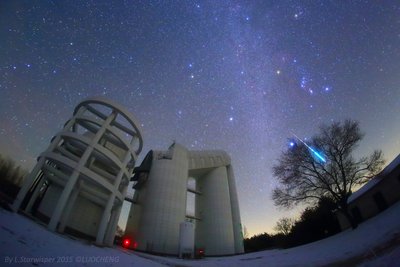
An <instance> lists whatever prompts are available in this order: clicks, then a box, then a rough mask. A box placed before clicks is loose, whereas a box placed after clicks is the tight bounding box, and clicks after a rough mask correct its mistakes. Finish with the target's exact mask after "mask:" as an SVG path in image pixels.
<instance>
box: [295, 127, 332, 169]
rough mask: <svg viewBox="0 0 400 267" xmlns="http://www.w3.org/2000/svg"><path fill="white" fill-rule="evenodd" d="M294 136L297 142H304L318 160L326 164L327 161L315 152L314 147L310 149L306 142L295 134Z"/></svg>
mask: <svg viewBox="0 0 400 267" xmlns="http://www.w3.org/2000/svg"><path fill="white" fill-rule="evenodd" d="M292 134H293V135H294V137H296V138H297V140H299V141H300V142H302V143H303V144H304V145H305V146H306V147H307V148H308V149H309V150H310V151H311V152H312V153H313V154H314V155H315V156H316V157H317V158H319V159H320V160H321V161H322V162H323V163H326V159H325V158H324V157H323V156H321V154H319V153H318V152H317V151H315V150H314V149H313V148H312V147H310V146H309V145H307V144H306V142H304V141H303V140H301V139H300V138H299V137H298V136H297V135H295V134H294V133H292Z"/></svg>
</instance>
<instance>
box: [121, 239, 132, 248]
mask: <svg viewBox="0 0 400 267" xmlns="http://www.w3.org/2000/svg"><path fill="white" fill-rule="evenodd" d="M130 244H131V240H130V239H129V238H125V239H124V241H123V242H122V245H123V246H124V247H126V248H127V247H129V245H130Z"/></svg>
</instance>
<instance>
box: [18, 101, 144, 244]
mask: <svg viewBox="0 0 400 267" xmlns="http://www.w3.org/2000/svg"><path fill="white" fill-rule="evenodd" d="M138 127H139V124H138V123H137V122H136V120H135V118H134V117H133V116H132V115H131V114H130V113H129V112H128V111H127V110H126V109H125V108H123V107H122V106H120V105H118V104H116V103H113V102H111V101H109V100H105V99H103V98H93V99H87V100H85V101H83V102H81V103H79V104H78V106H77V107H76V108H75V111H74V113H73V116H72V117H71V118H70V119H69V120H68V121H67V122H66V123H65V125H64V128H63V130H62V131H60V132H59V133H57V135H56V136H54V137H53V138H52V140H51V143H50V145H49V147H48V149H47V150H46V151H45V152H43V153H42V154H41V155H40V156H39V157H38V162H37V164H36V166H35V167H34V169H33V170H32V172H31V173H30V174H29V176H28V177H27V178H26V180H25V182H24V184H23V186H22V188H21V190H20V191H19V193H18V195H17V198H16V200H15V201H14V203H13V209H14V211H17V210H19V209H21V210H22V211H23V212H25V213H29V214H31V215H33V216H36V217H38V218H40V219H42V220H44V221H45V222H47V223H48V228H49V229H50V230H52V231H56V230H57V231H59V232H64V231H66V232H69V233H71V234H76V235H79V236H82V237H86V238H89V239H94V240H96V243H97V244H98V245H112V243H113V241H114V235H115V230H116V227H117V223H118V219H119V215H120V212H121V207H122V202H123V201H124V199H125V195H126V191H127V186H128V183H129V180H130V177H131V175H132V172H133V168H134V165H135V161H136V160H137V156H138V154H139V153H140V151H141V149H142V145H143V141H142V136H141V133H140V129H139V128H138Z"/></svg>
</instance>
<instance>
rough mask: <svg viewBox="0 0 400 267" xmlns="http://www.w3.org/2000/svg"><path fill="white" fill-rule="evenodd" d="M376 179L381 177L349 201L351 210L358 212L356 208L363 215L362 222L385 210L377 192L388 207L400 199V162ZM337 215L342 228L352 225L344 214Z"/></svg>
mask: <svg viewBox="0 0 400 267" xmlns="http://www.w3.org/2000/svg"><path fill="white" fill-rule="evenodd" d="M384 171H385V170H384ZM384 171H382V172H383V173H384ZM374 179H380V181H379V182H377V183H376V184H375V185H374V186H373V187H372V188H370V189H369V190H367V191H366V192H365V193H363V194H362V195H360V196H359V197H358V198H356V199H354V200H353V201H352V202H350V203H349V211H350V212H351V213H354V212H357V211H355V210H358V211H359V214H360V215H361V218H360V219H361V222H362V221H365V220H367V219H369V218H371V217H373V216H376V215H377V214H379V213H380V212H382V211H383V210H382V207H381V208H380V207H379V205H378V203H377V200H376V194H381V197H382V198H383V200H384V202H385V203H386V204H387V207H389V206H391V205H393V204H394V203H396V202H397V201H400V164H399V165H397V166H396V167H394V168H393V169H392V170H391V171H390V172H388V173H384V175H381V176H378V177H376V178H374ZM360 190H361V189H360ZM337 217H338V220H339V224H340V226H341V228H342V230H344V229H348V228H350V227H351V225H350V223H349V222H348V220H347V219H346V218H345V217H344V215H343V214H341V213H338V214H337Z"/></svg>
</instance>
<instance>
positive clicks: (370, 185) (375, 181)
mask: <svg viewBox="0 0 400 267" xmlns="http://www.w3.org/2000/svg"><path fill="white" fill-rule="evenodd" d="M399 165H400V154H399V155H397V157H396V158H395V159H394V160H393V161H392V162H390V163H389V164H388V165H387V166H386V167H385V168H384V169H383V170H382V171H381V172H380V173H379V174H378V175H377V176H375V177H374V178H372V179H371V180H369V181H368V182H367V183H366V184H364V185H363V186H362V187H361V188H360V189H358V190H357V191H356V192H354V193H353V194H352V195H351V196H350V197H349V198H348V200H347V203H348V204H349V203H351V202H353V201H354V200H356V199H357V198H359V197H360V196H362V195H364V194H365V193H366V192H368V191H369V190H370V189H372V188H373V187H374V186H375V185H376V184H378V183H379V182H380V181H382V180H383V179H384V178H385V177H386V176H387V175H388V174H389V173H391V172H392V171H393V170H394V169H395V168H396V167H397V166H399Z"/></svg>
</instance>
